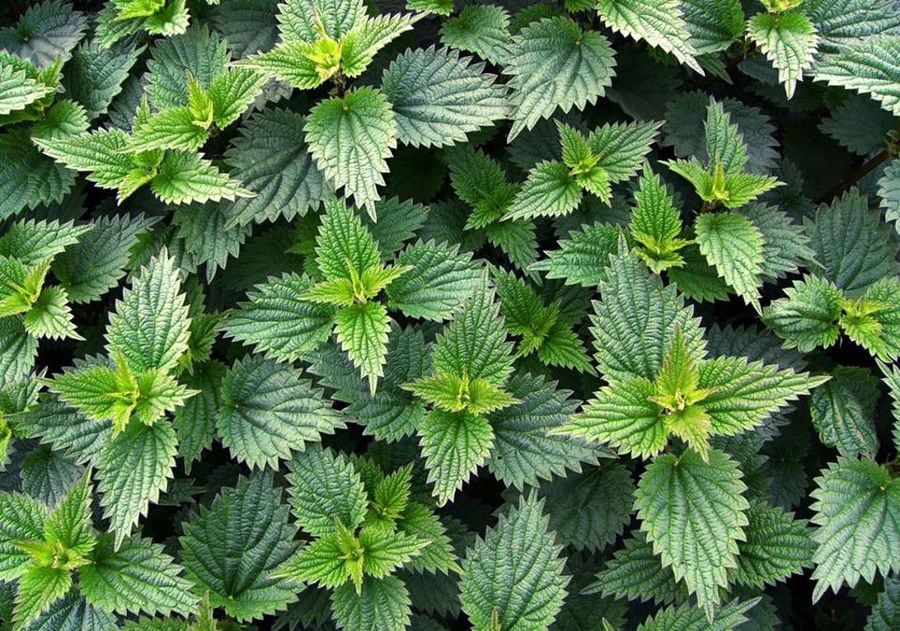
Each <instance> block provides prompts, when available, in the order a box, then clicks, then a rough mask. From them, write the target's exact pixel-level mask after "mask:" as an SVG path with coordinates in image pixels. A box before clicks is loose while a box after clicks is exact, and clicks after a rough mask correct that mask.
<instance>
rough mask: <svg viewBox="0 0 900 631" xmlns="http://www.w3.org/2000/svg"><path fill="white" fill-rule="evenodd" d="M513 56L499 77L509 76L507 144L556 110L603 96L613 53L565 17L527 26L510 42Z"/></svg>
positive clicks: (597, 37) (611, 73)
mask: <svg viewBox="0 0 900 631" xmlns="http://www.w3.org/2000/svg"><path fill="white" fill-rule="evenodd" d="M512 50H514V51H515V55H513V56H512V57H511V58H510V59H509V60H508V63H507V65H506V67H505V69H504V72H505V73H506V74H508V75H510V76H511V77H512V79H511V80H510V82H509V86H510V88H511V89H512V96H511V101H512V106H513V111H512V114H511V118H512V119H513V121H514V122H513V126H512V129H511V130H510V132H509V140H512V139H513V138H515V137H516V136H517V135H519V133H520V132H521V131H523V130H525V129H531V128H532V127H534V126H535V124H536V123H537V122H538V121H539V120H540V119H542V118H549V117H550V116H551V115H552V114H553V112H554V111H556V108H557V107H558V108H560V109H561V110H562V111H563V112H568V111H569V110H570V109H572V107H573V106H574V107H576V108H577V109H579V110H581V109H584V107H585V106H586V105H587V104H588V103H591V104H593V103H595V102H596V100H597V97H600V96H603V94H604V93H605V91H606V88H607V87H608V86H609V85H610V83H611V82H612V78H613V76H614V74H615V73H614V71H613V68H614V67H615V61H614V59H613V50H612V47H611V46H610V44H609V41H608V40H607V39H606V38H605V37H604V36H603V35H601V34H600V33H597V32H594V31H588V32H584V31H582V30H581V28H580V27H579V26H578V25H577V24H576V23H575V21H574V20H572V19H570V18H568V17H551V18H545V19H543V20H540V21H537V22H533V23H531V24H529V25H528V26H526V27H525V28H523V29H522V30H521V31H520V32H519V34H518V35H517V36H516V37H515V38H514V41H513V48H512Z"/></svg>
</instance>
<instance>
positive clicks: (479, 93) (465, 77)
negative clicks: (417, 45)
mask: <svg viewBox="0 0 900 631" xmlns="http://www.w3.org/2000/svg"><path fill="white" fill-rule="evenodd" d="M470 62H471V59H470V58H468V57H462V58H460V56H459V53H458V52H455V51H451V50H448V49H440V50H436V49H435V48H434V47H431V48H428V49H415V50H408V51H406V52H405V53H402V54H401V55H399V56H397V57H396V58H394V61H392V62H391V65H390V66H388V67H387V69H386V70H385V71H384V74H383V75H382V78H381V89H382V90H383V92H384V95H385V97H386V98H387V100H388V101H389V102H390V103H391V104H392V106H393V109H394V113H395V117H396V120H397V139H398V140H399V141H400V142H402V143H406V144H409V145H412V146H414V147H420V146H422V147H441V146H445V145H452V144H456V143H459V142H465V140H466V134H468V133H470V132H474V131H477V130H478V129H480V128H482V127H490V126H491V125H493V123H494V121H496V120H499V119H503V118H506V115H507V106H506V101H505V99H504V97H505V95H506V91H505V89H504V88H503V86H501V85H498V84H496V83H495V82H494V81H495V76H494V75H491V74H487V73H485V72H484V64H483V63H477V64H471V63H470Z"/></svg>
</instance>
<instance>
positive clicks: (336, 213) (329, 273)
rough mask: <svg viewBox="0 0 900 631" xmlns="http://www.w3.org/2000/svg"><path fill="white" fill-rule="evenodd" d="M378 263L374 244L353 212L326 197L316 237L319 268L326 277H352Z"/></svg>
mask: <svg viewBox="0 0 900 631" xmlns="http://www.w3.org/2000/svg"><path fill="white" fill-rule="evenodd" d="M380 265H381V255H380V253H379V251H378V244H377V243H376V242H375V240H374V239H373V238H372V235H371V234H369V231H368V230H366V229H365V228H364V227H363V224H362V222H361V221H360V219H359V217H358V216H357V215H356V213H355V212H353V211H352V210H350V209H349V208H347V205H346V204H345V203H344V202H343V201H341V200H339V199H334V200H331V201H329V202H328V203H327V204H326V205H325V214H324V215H323V216H322V223H321V225H320V226H319V236H318V237H317V238H316V266H317V267H318V268H319V271H320V272H322V274H323V275H324V276H325V278H326V279H328V280H338V279H343V280H352V279H353V278H354V277H356V278H359V277H360V276H362V275H363V273H364V272H365V271H366V270H368V269H370V268H372V267H378V266H380Z"/></svg>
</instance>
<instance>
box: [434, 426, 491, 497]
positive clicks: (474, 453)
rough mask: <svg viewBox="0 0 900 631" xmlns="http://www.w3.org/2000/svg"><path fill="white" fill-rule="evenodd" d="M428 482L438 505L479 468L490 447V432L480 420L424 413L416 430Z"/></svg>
mask: <svg viewBox="0 0 900 631" xmlns="http://www.w3.org/2000/svg"><path fill="white" fill-rule="evenodd" d="M419 437H420V442H421V445H422V455H423V456H424V457H425V468H426V469H428V481H429V482H430V483H432V484H433V485H434V492H433V495H434V496H435V497H437V501H438V505H439V506H443V505H444V504H446V503H447V502H448V501H449V500H452V499H453V497H454V496H455V495H456V492H457V491H458V490H460V489H461V488H462V486H463V484H464V483H465V482H466V481H467V480H468V479H469V477H471V475H472V473H474V472H475V470H476V469H477V468H478V467H479V466H481V465H483V464H484V463H485V461H486V460H487V457H488V454H489V453H490V451H491V448H492V447H493V445H494V430H493V429H492V428H491V424H490V423H489V422H488V420H487V419H485V418H484V417H482V416H476V415H474V414H470V413H467V412H444V411H441V410H432V411H430V412H428V413H427V414H426V415H425V417H424V419H423V420H422V424H421V426H420V427H419Z"/></svg>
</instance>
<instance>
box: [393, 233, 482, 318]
mask: <svg viewBox="0 0 900 631" xmlns="http://www.w3.org/2000/svg"><path fill="white" fill-rule="evenodd" d="M378 225H381V224H378ZM396 265H397V266H398V267H411V268H412V269H410V270H409V271H408V272H407V273H406V274H404V275H403V276H401V277H400V278H398V279H396V280H395V281H394V282H392V283H391V284H390V285H388V287H387V289H386V290H385V293H386V294H387V297H388V304H389V305H390V306H391V308H393V309H399V310H400V311H402V312H403V313H404V314H405V315H407V316H410V317H413V318H424V319H426V320H433V321H438V322H440V321H441V320H449V319H450V318H451V317H452V314H453V312H454V311H455V310H456V309H457V308H458V307H459V306H460V304H461V303H462V302H463V301H464V300H465V299H466V298H467V297H468V296H469V294H470V293H471V290H472V285H473V283H476V282H477V281H478V279H479V278H480V277H481V268H480V266H479V265H478V264H477V262H475V261H473V260H472V257H471V255H470V254H468V253H462V254H460V253H459V246H450V245H447V244H446V243H440V244H438V243H435V242H434V241H428V242H426V243H423V242H421V241H419V242H416V243H414V244H412V245H410V246H409V247H407V248H406V249H405V250H403V252H401V253H400V254H399V255H398V256H397V260H396Z"/></svg>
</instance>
